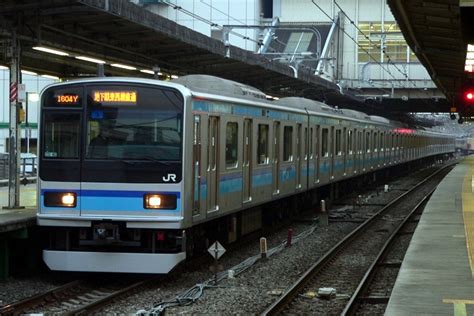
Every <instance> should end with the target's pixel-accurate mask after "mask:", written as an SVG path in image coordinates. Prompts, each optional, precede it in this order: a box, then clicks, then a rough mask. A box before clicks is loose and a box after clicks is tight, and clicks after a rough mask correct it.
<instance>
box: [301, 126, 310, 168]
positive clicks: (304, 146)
mask: <svg viewBox="0 0 474 316" xmlns="http://www.w3.org/2000/svg"><path fill="white" fill-rule="evenodd" d="M303 135H304V137H303V138H302V141H304V143H303V144H301V145H302V146H303V148H304V160H308V151H309V148H308V136H309V135H308V128H307V127H305V128H304V134H303Z"/></svg>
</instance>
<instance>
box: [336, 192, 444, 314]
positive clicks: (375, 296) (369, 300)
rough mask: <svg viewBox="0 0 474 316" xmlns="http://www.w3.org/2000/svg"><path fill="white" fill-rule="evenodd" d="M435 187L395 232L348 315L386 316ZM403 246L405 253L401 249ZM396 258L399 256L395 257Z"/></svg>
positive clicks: (356, 294)
mask: <svg viewBox="0 0 474 316" xmlns="http://www.w3.org/2000/svg"><path fill="white" fill-rule="evenodd" d="M434 190H435V189H433V190H432V191H431V192H429V193H428V194H427V195H426V196H425V197H424V198H423V200H422V201H421V202H419V203H418V204H417V205H416V206H415V207H414V208H413V210H412V211H411V212H410V214H409V215H408V216H407V217H406V218H405V220H404V221H403V222H402V223H400V225H399V226H398V227H397V229H396V230H395V231H394V232H393V233H392V234H391V236H390V238H389V239H388V240H387V242H386V243H385V245H384V246H383V248H382V249H381V251H380V252H379V254H378V256H377V258H376V259H375V260H374V262H373V263H372V265H371V266H370V268H369V270H368V271H367V272H366V274H365V275H364V277H363V278H362V280H361V282H360V283H359V286H358V287H357V289H356V291H355V292H354V294H353V295H352V297H351V299H350V300H349V302H348V303H347V305H346V307H345V308H344V311H343V312H342V314H344V315H356V314H359V315H361V314H364V315H375V314H378V315H383V314H384V312H385V309H386V307H387V304H388V300H389V299H390V293H391V292H392V289H393V286H394V284H395V281H396V277H397V275H398V271H399V270H400V266H401V264H402V261H403V256H404V254H405V252H406V249H407V248H408V245H409V244H410V240H411V237H412V236H413V234H414V232H415V228H416V225H417V224H418V222H419V218H420V216H421V213H423V209H424V207H425V205H426V203H427V202H428V200H429V198H430V197H431V195H432V194H433V192H434ZM398 248H402V250H403V252H402V251H400V249H398ZM394 258H396V259H394Z"/></svg>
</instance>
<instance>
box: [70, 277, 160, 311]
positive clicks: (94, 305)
mask: <svg viewBox="0 0 474 316" xmlns="http://www.w3.org/2000/svg"><path fill="white" fill-rule="evenodd" d="M159 278H160V276H156V277H152V278H151V279H147V280H142V281H138V282H136V283H134V284H132V285H129V286H127V287H125V288H123V289H121V290H118V291H115V292H113V293H110V294H109V295H107V296H104V297H102V298H99V299H97V300H94V301H92V302H90V303H89V304H85V305H82V306H81V307H78V308H76V309H74V310H71V311H68V312H66V313H65V315H68V316H69V315H71V316H72V315H88V314H90V313H92V312H93V311H96V310H98V309H99V308H101V307H103V306H105V305H107V304H108V303H110V302H111V301H112V300H114V299H115V298H117V297H119V296H121V295H123V294H125V293H127V292H130V291H133V290H134V289H137V288H139V287H141V286H144V285H146V284H147V283H150V282H152V281H155V280H157V279H159Z"/></svg>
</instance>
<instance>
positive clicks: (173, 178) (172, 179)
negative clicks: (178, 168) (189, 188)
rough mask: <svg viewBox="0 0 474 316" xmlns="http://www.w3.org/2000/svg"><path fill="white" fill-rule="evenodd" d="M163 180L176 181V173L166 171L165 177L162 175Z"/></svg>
mask: <svg viewBox="0 0 474 316" xmlns="http://www.w3.org/2000/svg"><path fill="white" fill-rule="evenodd" d="M163 181H164V182H170V181H173V182H176V175H175V174H174V173H168V176H167V177H166V178H165V177H163Z"/></svg>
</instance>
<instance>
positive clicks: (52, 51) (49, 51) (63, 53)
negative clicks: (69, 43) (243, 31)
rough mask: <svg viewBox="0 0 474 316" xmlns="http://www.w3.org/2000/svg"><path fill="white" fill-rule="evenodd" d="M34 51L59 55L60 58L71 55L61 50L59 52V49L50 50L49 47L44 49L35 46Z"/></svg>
mask: <svg viewBox="0 0 474 316" xmlns="http://www.w3.org/2000/svg"><path fill="white" fill-rule="evenodd" d="M33 49H34V50H39V51H42V52H45V53H50V54H55V55H59V56H69V54H68V53H66V52H63V51H60V50H57V49H52V48H48V47H43V46H35V47H33Z"/></svg>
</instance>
